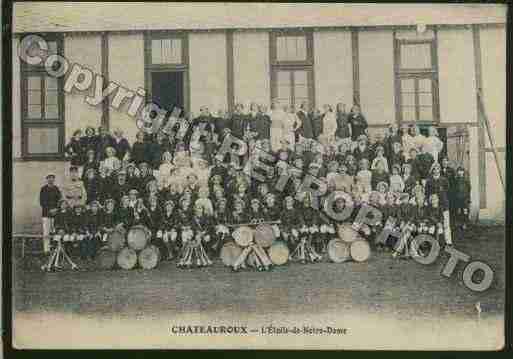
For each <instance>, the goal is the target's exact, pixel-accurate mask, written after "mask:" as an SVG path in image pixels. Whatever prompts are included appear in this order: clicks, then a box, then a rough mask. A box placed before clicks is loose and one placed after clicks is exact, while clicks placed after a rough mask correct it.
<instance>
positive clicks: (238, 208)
mask: <svg viewBox="0 0 513 359" xmlns="http://www.w3.org/2000/svg"><path fill="white" fill-rule="evenodd" d="M244 206H245V204H244V202H243V201H242V200H240V199H235V200H234V201H233V211H232V213H231V216H230V223H231V224H242V223H248V220H249V218H248V216H247V213H245V211H244Z"/></svg>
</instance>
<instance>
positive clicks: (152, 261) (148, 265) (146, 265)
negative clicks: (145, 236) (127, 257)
mask: <svg viewBox="0 0 513 359" xmlns="http://www.w3.org/2000/svg"><path fill="white" fill-rule="evenodd" d="M138 260H139V265H140V266H141V268H143V269H153V268H155V267H156V266H157V264H158V263H159V260H160V251H159V249H158V248H157V247H156V246H154V245H149V246H148V247H146V248H144V249H143V250H142V251H141V252H140V253H139V256H138Z"/></svg>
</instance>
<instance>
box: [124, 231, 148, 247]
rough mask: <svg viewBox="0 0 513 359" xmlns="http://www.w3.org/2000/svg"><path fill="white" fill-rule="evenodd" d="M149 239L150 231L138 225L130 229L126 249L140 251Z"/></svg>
mask: <svg viewBox="0 0 513 359" xmlns="http://www.w3.org/2000/svg"><path fill="white" fill-rule="evenodd" d="M150 239H151V232H150V230H149V229H148V228H146V227H145V226H141V225H138V226H133V227H132V228H130V230H129V231H128V236H127V239H126V241H127V243H128V247H130V248H132V249H133V250H135V251H140V250H143V249H144V248H145V247H146V244H148V242H149V241H150Z"/></svg>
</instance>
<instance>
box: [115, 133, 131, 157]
mask: <svg viewBox="0 0 513 359" xmlns="http://www.w3.org/2000/svg"><path fill="white" fill-rule="evenodd" d="M113 144H114V149H115V150H116V157H117V158H118V159H119V160H120V161H123V159H124V158H125V155H126V154H127V153H128V152H130V144H129V143H128V140H127V139H126V138H121V139H119V141H118V140H117V139H116V138H114V139H113Z"/></svg>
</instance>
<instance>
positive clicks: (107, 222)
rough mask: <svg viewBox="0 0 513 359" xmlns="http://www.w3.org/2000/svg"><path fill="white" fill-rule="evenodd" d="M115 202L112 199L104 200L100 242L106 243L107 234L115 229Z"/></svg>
mask: <svg viewBox="0 0 513 359" xmlns="http://www.w3.org/2000/svg"><path fill="white" fill-rule="evenodd" d="M115 206H116V201H114V200H113V199H112V198H107V199H106V200H105V211H104V212H103V215H102V217H101V219H102V220H101V226H100V232H101V241H102V242H106V241H107V237H108V235H109V233H111V232H112V231H113V230H114V228H115V227H116V213H115V211H114V210H115Z"/></svg>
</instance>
